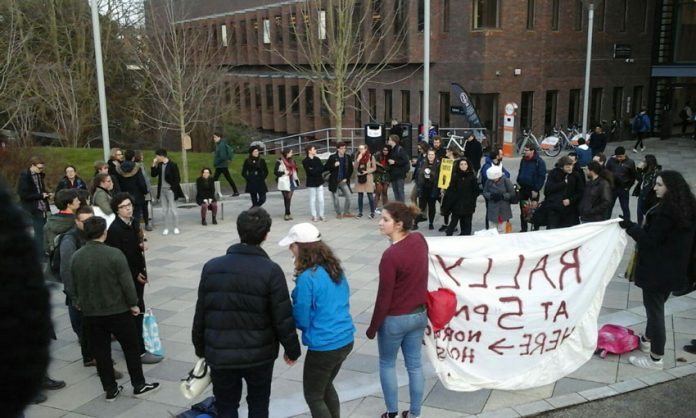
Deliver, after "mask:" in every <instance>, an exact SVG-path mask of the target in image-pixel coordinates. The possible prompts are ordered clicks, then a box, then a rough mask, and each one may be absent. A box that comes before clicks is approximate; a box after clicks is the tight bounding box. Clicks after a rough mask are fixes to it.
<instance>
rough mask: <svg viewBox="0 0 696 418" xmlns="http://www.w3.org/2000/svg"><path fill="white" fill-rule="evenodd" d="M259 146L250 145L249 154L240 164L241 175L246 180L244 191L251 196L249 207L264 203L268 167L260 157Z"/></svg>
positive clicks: (266, 191)
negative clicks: (241, 164) (242, 163)
mask: <svg viewBox="0 0 696 418" xmlns="http://www.w3.org/2000/svg"><path fill="white" fill-rule="evenodd" d="M260 155H261V152H260V149H259V147H257V146H256V145H252V146H251V147H249V156H248V157H247V159H246V160H244V165H243V166H242V177H244V180H246V188H245V191H246V193H249V196H251V207H252V208H254V207H261V206H262V205H263V204H264V203H266V193H268V186H266V177H268V167H267V166H266V160H264V159H263V158H261V156H260Z"/></svg>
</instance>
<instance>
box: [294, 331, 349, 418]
mask: <svg viewBox="0 0 696 418" xmlns="http://www.w3.org/2000/svg"><path fill="white" fill-rule="evenodd" d="M352 350H353V343H352V342H351V343H350V344H348V345H346V346H344V347H341V348H337V349H336V350H330V351H312V350H308V351H307V356H306V357H305V364H304V370H303V372H302V386H303V389H304V397H305V401H307V405H308V406H309V411H310V413H311V414H312V418H339V417H340V416H341V402H340V401H339V400H338V394H337V393H336V389H335V388H334V385H333V381H334V379H335V378H336V375H337V374H338V372H339V370H341V365H342V364H343V361H344V360H345V359H346V357H348V354H350V352H351V351H352Z"/></svg>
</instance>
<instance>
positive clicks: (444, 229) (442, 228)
mask: <svg viewBox="0 0 696 418" xmlns="http://www.w3.org/2000/svg"><path fill="white" fill-rule="evenodd" d="M438 231H439V232H445V231H447V224H444V225H442V226H441V227H440V229H438Z"/></svg>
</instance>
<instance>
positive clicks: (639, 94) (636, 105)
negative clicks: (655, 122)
mask: <svg viewBox="0 0 696 418" xmlns="http://www.w3.org/2000/svg"><path fill="white" fill-rule="evenodd" d="M642 107H643V86H635V87H633V114H636V113H638V112H640V109H641V108H642Z"/></svg>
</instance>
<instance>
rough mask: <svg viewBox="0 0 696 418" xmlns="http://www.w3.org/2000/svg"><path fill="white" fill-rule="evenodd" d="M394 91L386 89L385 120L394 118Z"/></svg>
mask: <svg viewBox="0 0 696 418" xmlns="http://www.w3.org/2000/svg"><path fill="white" fill-rule="evenodd" d="M392 116H393V113H392V91H391V90H384V122H385V123H386V122H389V121H390V120H392Z"/></svg>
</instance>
